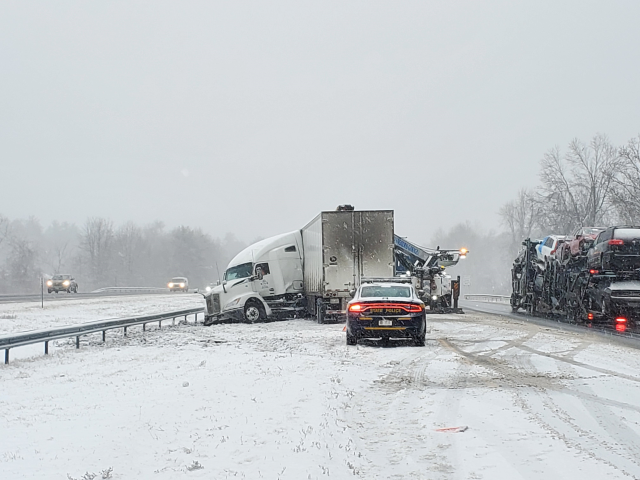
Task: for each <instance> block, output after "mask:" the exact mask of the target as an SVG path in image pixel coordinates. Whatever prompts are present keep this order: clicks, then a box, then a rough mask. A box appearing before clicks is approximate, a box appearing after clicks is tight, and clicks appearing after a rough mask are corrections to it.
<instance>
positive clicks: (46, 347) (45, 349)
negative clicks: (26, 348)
mask: <svg viewBox="0 0 640 480" xmlns="http://www.w3.org/2000/svg"><path fill="white" fill-rule="evenodd" d="M44 354H45V355H49V341H48V340H47V341H46V342H44Z"/></svg>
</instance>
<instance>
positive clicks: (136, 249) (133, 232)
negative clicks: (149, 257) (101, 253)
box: [114, 222, 144, 285]
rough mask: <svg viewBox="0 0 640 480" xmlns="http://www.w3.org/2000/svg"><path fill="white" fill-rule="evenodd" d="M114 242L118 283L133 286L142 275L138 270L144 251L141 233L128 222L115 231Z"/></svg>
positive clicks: (138, 228)
mask: <svg viewBox="0 0 640 480" xmlns="http://www.w3.org/2000/svg"><path fill="white" fill-rule="evenodd" d="M114 240H115V242H114V243H115V250H116V252H117V257H118V262H117V269H118V271H117V276H118V278H119V283H121V284H122V283H124V284H128V285H133V284H134V283H135V282H136V280H138V279H139V278H140V277H141V275H142V274H143V272H142V271H141V269H140V260H141V255H142V252H143V250H144V240H143V237H142V231H141V229H140V227H138V226H137V225H135V224H134V223H133V222H128V223H126V224H124V225H123V226H121V227H120V228H119V229H118V230H117V231H116V234H115V239H114Z"/></svg>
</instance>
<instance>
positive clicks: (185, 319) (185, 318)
mask: <svg viewBox="0 0 640 480" xmlns="http://www.w3.org/2000/svg"><path fill="white" fill-rule="evenodd" d="M184 323H189V322H187V316H186V315H185V316H184Z"/></svg>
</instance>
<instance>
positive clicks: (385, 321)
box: [378, 318, 393, 327]
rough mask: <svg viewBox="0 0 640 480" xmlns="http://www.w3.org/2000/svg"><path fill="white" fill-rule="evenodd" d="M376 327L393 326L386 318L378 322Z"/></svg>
mask: <svg viewBox="0 0 640 480" xmlns="http://www.w3.org/2000/svg"><path fill="white" fill-rule="evenodd" d="M378 325H380V326H381V327H389V326H391V325H393V322H392V321H391V320H387V319H386V318H383V319H382V320H379V321H378Z"/></svg>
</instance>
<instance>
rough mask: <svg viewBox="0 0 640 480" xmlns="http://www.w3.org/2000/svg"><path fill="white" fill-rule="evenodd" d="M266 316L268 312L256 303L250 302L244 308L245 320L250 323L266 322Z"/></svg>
mask: <svg viewBox="0 0 640 480" xmlns="http://www.w3.org/2000/svg"><path fill="white" fill-rule="evenodd" d="M266 316H267V315H266V312H265V311H264V308H263V307H262V305H260V304H258V303H257V302H255V301H249V302H247V303H246V305H245V306H244V319H245V320H246V321H247V322H249V323H254V322H257V321H260V320H264V319H265V318H266Z"/></svg>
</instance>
